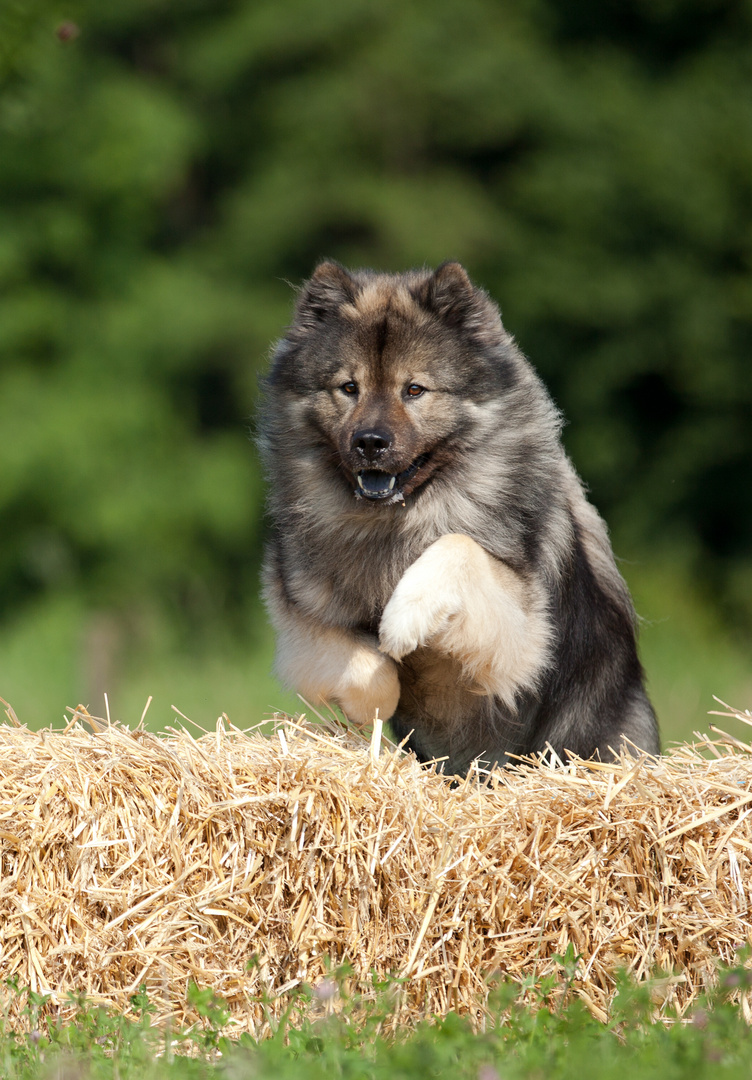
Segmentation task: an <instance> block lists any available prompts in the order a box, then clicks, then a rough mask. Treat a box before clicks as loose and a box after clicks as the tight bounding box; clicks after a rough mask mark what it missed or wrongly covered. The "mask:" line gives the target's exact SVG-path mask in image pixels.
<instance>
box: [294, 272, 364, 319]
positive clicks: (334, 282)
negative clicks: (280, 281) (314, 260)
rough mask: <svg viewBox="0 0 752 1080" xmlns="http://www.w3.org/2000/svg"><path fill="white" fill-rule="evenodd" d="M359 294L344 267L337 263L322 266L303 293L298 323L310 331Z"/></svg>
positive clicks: (297, 314)
mask: <svg viewBox="0 0 752 1080" xmlns="http://www.w3.org/2000/svg"><path fill="white" fill-rule="evenodd" d="M356 292H357V286H356V284H355V282H354V281H353V279H352V278H351V277H350V275H349V274H348V272H347V270H345V268H344V266H340V264H339V263H336V262H322V263H319V265H318V266H317V267H316V269H315V270H314V272H313V276H312V277H311V278H310V280H308V281H306V282H305V284H304V285H303V287H302V289H301V290H300V295H299V297H298V302H297V305H296V307H295V322H296V323H298V325H304V326H305V327H306V328H310V327H313V326H315V325H317V324H318V323H322V322H323V321H324V320H325V319H326V318H327V316H328V315H330V314H333V313H335V312H336V311H337V310H338V308H340V307H341V306H342V304H347V303H350V302H351V301H352V300H354V298H355V294H356Z"/></svg>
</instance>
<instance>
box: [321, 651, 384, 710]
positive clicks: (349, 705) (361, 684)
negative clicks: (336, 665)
mask: <svg viewBox="0 0 752 1080" xmlns="http://www.w3.org/2000/svg"><path fill="white" fill-rule="evenodd" d="M331 696H332V697H333V699H334V700H335V701H336V702H337V704H338V705H339V707H340V708H341V709H342V712H343V713H344V714H345V716H346V717H347V719H348V720H350V721H351V722H352V723H354V724H357V725H359V726H362V725H363V724H370V723H372V722H373V720H374V718H375V716H376V710H377V709H378V714H379V716H380V718H381V719H382V720H388V719H389V717H390V716H392V715H393V714H394V712H395V710H396V708H397V702H398V701H399V697H400V684H399V676H398V675H397V665H396V664H395V663H394V661H393V660H390V659H389V657H388V656H384V654H383V653H379V652H377V651H376V650H375V649H370V648H360V649H358V650H357V651H356V652H354V653H353V655H352V657H351V658H350V661H349V663H348V664H347V666H346V668H345V670H344V671H343V672H342V674H341V676H340V678H339V680H338V682H337V685H336V686H335V688H334V690H333V692H332V695H331Z"/></svg>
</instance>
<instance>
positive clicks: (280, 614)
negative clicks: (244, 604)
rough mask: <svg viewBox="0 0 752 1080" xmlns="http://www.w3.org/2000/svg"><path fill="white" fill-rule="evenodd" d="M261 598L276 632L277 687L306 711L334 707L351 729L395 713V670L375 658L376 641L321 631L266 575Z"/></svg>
mask: <svg viewBox="0 0 752 1080" xmlns="http://www.w3.org/2000/svg"><path fill="white" fill-rule="evenodd" d="M264 597H265V600H266V604H267V608H268V611H269V615H270V617H271V620H272V624H273V626H274V629H275V630H276V632H277V654H276V658H275V663H274V669H275V672H276V674H277V676H278V678H279V679H280V681H281V682H282V683H284V684H285V685H286V686H289V687H290V688H291V689H292V690H295V691H296V692H297V693H298V694H300V696H301V697H303V698H305V700H306V701H310V702H311V704H312V705H318V704H321V703H332V702H333V703H334V704H336V705H339V707H340V708H341V709H342V711H343V713H344V714H345V716H346V717H347V718H348V720H351V721H352V722H353V723H354V724H359V725H362V724H369V723H371V721H372V720H373V719H374V717H375V716H376V710H377V709H378V715H379V716H380V717H381V719H382V720H388V719H389V717H390V716H392V714H393V713H394V711H395V709H396V708H397V702H398V701H399V696H400V684H399V678H398V675H397V665H396V664H395V663H394V661H393V660H391V659H390V658H389V657H388V656H385V655H384V653H382V652H379V650H378V647H377V641H376V638H375V637H374V636H372V635H369V634H362V633H355V632H353V631H349V630H346V629H343V628H340V627H335V626H326V625H324V624H323V623H321V622H319V621H318V620H317V619H315V618H312V617H311V616H308V615H305V614H303V613H302V612H301V611H300V610H299V609H298V608H297V606H296V605H294V604H291V603H290V602H289V601H288V600H287V599H286V597H285V596H284V593H283V590H282V588H281V586H280V583H279V581H278V580H275V579H274V578H273V577H272V576H271V575H267V580H266V582H265V586H264Z"/></svg>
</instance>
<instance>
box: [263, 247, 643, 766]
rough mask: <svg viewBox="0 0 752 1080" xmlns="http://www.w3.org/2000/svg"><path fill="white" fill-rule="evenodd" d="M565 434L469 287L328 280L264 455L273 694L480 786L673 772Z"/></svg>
mask: <svg viewBox="0 0 752 1080" xmlns="http://www.w3.org/2000/svg"><path fill="white" fill-rule="evenodd" d="M559 434H560V417H559V414H558V412H557V410H556V408H555V406H554V404H553V403H552V401H551V399H550V397H549V396H548V394H547V392H546V390H545V389H544V387H543V385H542V383H541V382H540V380H539V378H538V376H537V375H536V374H535V372H534V371H533V369H532V367H531V366H530V364H529V363H528V362H527V361H526V360H525V358H524V357H523V356H522V354H521V353H520V352H519V350H518V349H517V347H516V346H515V344H514V342H513V340H512V338H511V337H510V335H509V334H508V333H507V332H506V331H505V329H504V327H503V326H502V323H501V318H500V315H499V311H498V308H497V307H496V305H495V304H494V303H493V302H492V301H491V300H490V299H489V297H488V296H487V295H486V293H485V292H483V291H482V290H481V289H478V288H475V287H474V286H473V285H472V284H471V282H470V280H469V278H468V276H467V274H466V273H465V271H464V269H463V268H462V267H461V266H460V265H459V264H458V263H454V262H449V263H445V264H444V265H443V266H440V267H439V268H438V270H436V272H435V273H431V272H429V271H414V272H410V273H406V274H399V275H393V276H392V275H388V274H377V273H373V272H371V271H357V272H353V273H351V272H349V271H347V270H345V269H344V268H343V267H341V266H339V265H337V264H336V263H332V262H325V263H322V264H321V265H320V266H319V267H318V268H317V270H316V272H315V273H314V275H313V277H312V278H311V280H310V281H308V282H307V283H306V284H305V285H304V286H303V288H302V290H301V292H300V296H299V298H298V302H297V306H296V309H295V315H294V319H293V322H292V325H291V327H290V329H289V330H288V332H287V334H286V336H285V337H284V338H283V339H282V341H281V342H280V343H279V345H278V347H277V349H276V352H275V354H274V358H273V363H272V368H271V374H270V375H269V377H268V380H267V383H266V395H265V399H264V404H263V407H262V422H261V436H260V443H261V447H262V452H263V454H264V457H265V461H266V467H267V470H268V474H269V478H270V481H271V493H270V506H271V514H272V519H273V536H272V539H271V543H270V545H269V549H268V552H267V557H266V562H265V571H264V589H265V597H266V602H267V604H268V608H269V612H270V614H271V618H272V622H273V624H274V626H275V628H276V631H277V635H278V652H277V664H276V667H277V672H278V674H279V676H280V678H281V679H282V680H283V682H285V683H287V684H288V685H289V686H291V687H293V688H294V689H295V690H297V691H298V692H299V693H300V694H301V695H302V696H303V697H304V698H306V699H307V700H309V701H310V702H335V703H336V704H337V705H339V706H340V708H341V709H342V710H343V712H344V713H345V715H346V716H347V717H348V718H349V719H350V720H351V721H353V722H354V723H356V724H366V723H369V722H370V721H372V720H373V718H374V716H375V713H376V710H377V709H378V710H379V715H380V716H381V718H382V719H384V720H387V719H390V720H391V725H392V728H393V730H394V733H395V735H396V737H397V739H398V740H403V739H406V740H407V742H406V745H407V747H408V748H409V749H411V750H413V751H414V752H415V753H416V754H417V756H418V758H420V760H421V761H430V760H433V759H440V760H441V764H440V767H441V768H443V769H444V771H445V772H447V773H449V774H451V775H454V774H464V773H465V772H466V771H467V769H468V767H469V765H470V764H471V762H472V761H474V760H475V759H478V761H479V762H480V765H481V767H483V768H488V767H490V766H492V765H493V764H495V763H498V764H503V763H504V762H505V761H506V759H507V757H508V755H510V754H528V753H531V752H534V751H545V750H546V748H547V747H549V746H550V747H552V748H553V749H554V750H555V752H556V753H557V754H558V755H559V756H560V757H562V758H564V757H565V755H566V753H567V751H569V752H571V753H574V754H578V755H580V756H581V757H585V758H588V757H590V756H591V755H593V754H598V755H600V757H601V758H602V759H609V758H611V754H612V751H616V752H618V751H619V750H620V749H621V748H623V747H626V748H627V749H628V750H629V749H634V748H639V749H641V750H645V751H648V752H649V753H651V754H655V753H658V750H659V745H658V732H657V727H656V722H655V716H654V714H653V710H652V709H651V707H650V702H649V701H648V698H647V696H646V693H645V690H644V687H643V673H642V669H641V667H640V663H639V660H638V658H637V649H636V643H635V615H634V611H633V608H632V604H631V601H630V597H629V593H628V591H627V587H626V585H625V584H624V581H623V580H622V578H621V576H620V574H619V572H618V570H617V569H616V565H615V563H614V558H613V554H612V552H611V546H610V543H609V540H608V536H607V533H606V528H605V526H604V524H603V522H602V520H601V519H600V517H599V516H598V514H597V513H596V511H595V510H594V509H593V507H592V506H591V505H590V504H589V503H588V501H587V500H586V498H585V494H584V492H583V488H582V484H581V483H580V480H579V479H578V477H577V475H576V473H575V471H574V469H573V467H572V465H571V463H570V461H569V459H568V458H567V456H566V454H565V453H564V450H563V448H562V446H561V443H560V438H559Z"/></svg>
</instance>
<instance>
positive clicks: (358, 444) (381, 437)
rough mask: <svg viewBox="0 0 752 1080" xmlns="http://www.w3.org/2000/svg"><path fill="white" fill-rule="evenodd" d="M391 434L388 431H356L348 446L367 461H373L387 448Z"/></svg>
mask: <svg viewBox="0 0 752 1080" xmlns="http://www.w3.org/2000/svg"><path fill="white" fill-rule="evenodd" d="M391 441H392V440H391V436H390V434H389V432H388V431H378V430H374V431H369V430H368V429H366V430H364V431H356V432H355V434H354V435H353V437H352V440H351V442H350V446H351V447H352V449H353V450H355V451H356V452H357V453H358V454H360V456H361V457H362V458H363V459H364V460H365V461H368V462H374V461H376V459H377V458H378V457H379V455H380V454H383V453H384V451H385V450H388V449H389V446H390V444H391Z"/></svg>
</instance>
